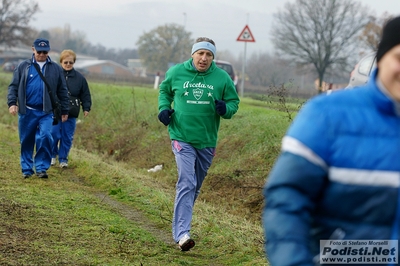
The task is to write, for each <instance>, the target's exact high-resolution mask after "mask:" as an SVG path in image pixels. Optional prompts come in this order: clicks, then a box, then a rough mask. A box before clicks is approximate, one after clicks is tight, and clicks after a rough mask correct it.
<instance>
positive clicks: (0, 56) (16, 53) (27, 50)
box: [0, 45, 33, 65]
mask: <svg viewBox="0 0 400 266" xmlns="http://www.w3.org/2000/svg"><path fill="white" fill-rule="evenodd" d="M32 54H33V52H32V48H31V47H30V46H19V47H7V46H4V45H0V64H1V65H3V64H4V63H6V62H12V61H20V60H23V59H27V58H30V57H31V56H32Z"/></svg>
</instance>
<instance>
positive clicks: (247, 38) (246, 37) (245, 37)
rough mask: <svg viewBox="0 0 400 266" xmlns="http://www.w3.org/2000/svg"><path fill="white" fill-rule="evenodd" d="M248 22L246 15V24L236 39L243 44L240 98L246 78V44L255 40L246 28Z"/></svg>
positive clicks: (247, 27)
mask: <svg viewBox="0 0 400 266" xmlns="http://www.w3.org/2000/svg"><path fill="white" fill-rule="evenodd" d="M248 22H249V14H247V24H246V26H245V27H244V29H243V30H242V32H241V33H240V35H239V37H237V39H236V41H238V42H244V56H243V66H242V79H241V82H240V83H241V84H240V97H243V94H244V80H245V77H246V50H247V43H248V42H255V41H256V40H255V39H254V37H253V34H252V33H251V31H250V28H249V26H248Z"/></svg>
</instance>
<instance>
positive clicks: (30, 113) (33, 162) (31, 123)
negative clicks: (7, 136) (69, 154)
mask: <svg viewBox="0 0 400 266" xmlns="http://www.w3.org/2000/svg"><path fill="white" fill-rule="evenodd" d="M52 123H53V114H46V113H45V112H43V111H41V110H33V109H29V108H27V110H26V114H19V119H18V131H19V139H20V143H21V168H22V174H25V175H32V174H34V169H35V170H36V173H40V172H45V171H47V169H49V167H50V162H51V149H52V146H53V137H52V136H51V128H52V126H53V125H52ZM35 144H36V153H35V155H33V154H34V150H35Z"/></svg>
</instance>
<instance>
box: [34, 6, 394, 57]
mask: <svg viewBox="0 0 400 266" xmlns="http://www.w3.org/2000/svg"><path fill="white" fill-rule="evenodd" d="M293 1H294V0H290V2H293ZM360 1H361V2H362V3H363V4H364V5H366V6H369V7H370V8H371V9H372V10H374V11H375V12H376V15H381V14H382V13H383V12H385V11H387V12H389V13H390V14H394V15H398V14H400V0H360ZM36 2H38V3H39V7H40V10H41V11H40V12H39V13H37V14H36V15H35V17H34V18H35V19H34V20H33V21H32V26H33V27H35V28H36V29H38V30H45V29H50V28H54V27H61V28H63V27H64V26H65V25H66V24H69V26H70V28H71V31H72V32H75V31H80V32H83V33H85V35H86V37H87V40H88V41H89V42H90V43H92V44H94V45H96V44H101V45H103V46H105V47H107V48H116V49H119V48H132V49H133V48H136V42H137V40H138V37H139V36H141V35H142V34H143V33H144V32H149V31H151V30H153V29H155V28H156V27H158V26H161V25H165V24H167V23H176V24H180V25H183V26H184V27H185V29H186V30H187V31H190V32H192V38H196V37H200V36H204V37H209V38H212V39H213V40H214V41H215V42H216V46H217V53H218V50H220V51H222V50H229V51H231V52H232V53H234V54H236V53H237V54H239V53H243V51H244V47H245V46H244V45H245V44H244V42H238V41H236V39H237V38H238V36H239V35H240V33H241V32H242V30H243V29H244V27H245V26H246V25H248V26H249V28H250V31H251V33H252V34H253V37H254V39H255V43H247V45H246V47H247V50H246V51H247V54H250V53H253V52H270V51H272V50H273V47H272V44H271V42H270V40H269V39H270V36H269V33H270V26H271V23H272V19H273V17H272V15H273V13H275V12H277V11H278V10H279V9H282V8H283V6H284V3H285V2H287V1H284V0H202V1H195V0H154V1H152V0H147V1H146V0H114V1H94V0H66V1H59V0H57V1H56V0H36Z"/></svg>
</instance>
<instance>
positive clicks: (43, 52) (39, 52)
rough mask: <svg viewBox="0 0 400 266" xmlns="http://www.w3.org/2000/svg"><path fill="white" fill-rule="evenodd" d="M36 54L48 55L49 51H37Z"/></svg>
mask: <svg viewBox="0 0 400 266" xmlns="http://www.w3.org/2000/svg"><path fill="white" fill-rule="evenodd" d="M36 53H38V54H48V53H49V52H47V51H36Z"/></svg>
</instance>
